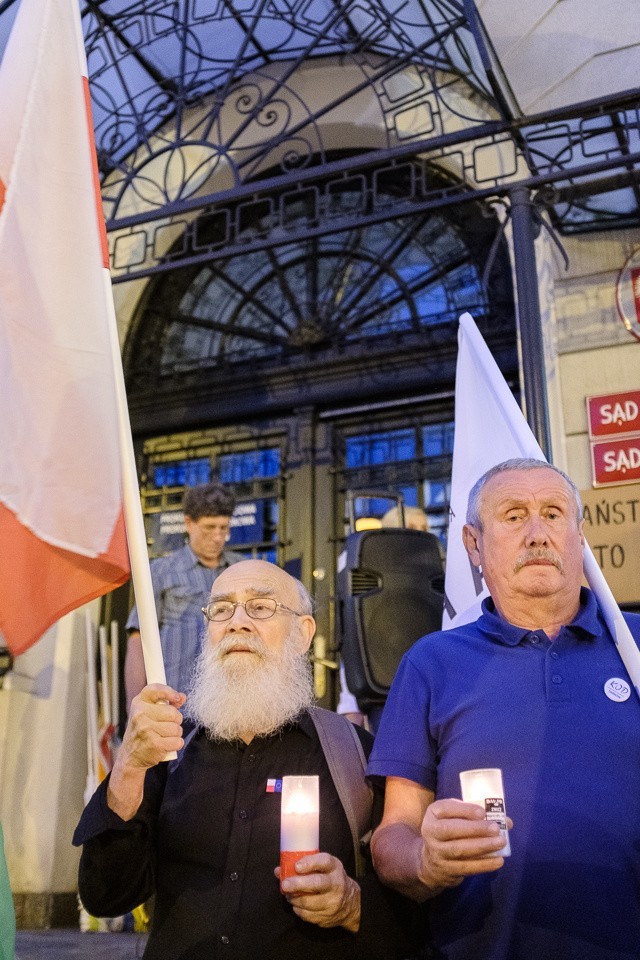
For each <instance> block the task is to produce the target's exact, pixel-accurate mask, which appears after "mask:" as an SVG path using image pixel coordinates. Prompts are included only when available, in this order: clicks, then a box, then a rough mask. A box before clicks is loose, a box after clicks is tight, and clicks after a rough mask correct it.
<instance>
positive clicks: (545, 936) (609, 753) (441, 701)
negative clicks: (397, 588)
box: [368, 590, 640, 960]
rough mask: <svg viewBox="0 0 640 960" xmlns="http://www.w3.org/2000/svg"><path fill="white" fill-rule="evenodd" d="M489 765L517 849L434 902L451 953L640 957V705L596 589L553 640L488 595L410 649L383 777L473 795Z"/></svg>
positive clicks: (373, 768)
mask: <svg viewBox="0 0 640 960" xmlns="http://www.w3.org/2000/svg"><path fill="white" fill-rule="evenodd" d="M625 619H626V621H627V623H628V625H629V627H630V629H631V632H632V634H633V636H634V638H635V640H636V642H638V639H639V638H640V616H637V615H632V614H629V615H625ZM614 678H619V679H621V680H623V681H624V683H625V684H626V685H627V687H628V688H629V689H630V695H629V696H628V698H627V699H620V688H619V686H618V685H616V684H614V685H613V686H614V690H613V692H612V691H611V688H609V692H610V694H611V695H612V696H613V699H610V697H609V696H607V693H606V691H605V687H606V686H607V684H608V682H609V681H610V680H612V679H614ZM623 696H624V694H623ZM479 767H500V768H501V769H502V772H503V780H504V790H505V800H506V808H507V813H508V814H509V815H510V816H511V818H512V819H513V821H514V826H513V830H512V831H511V835H510V838H511V851H512V853H511V857H510V858H508V859H507V860H505V865H504V867H502V868H501V869H500V870H499V871H497V873H492V874H485V875H481V876H476V877H469V878H467V879H465V880H464V881H463V882H462V884H461V885H460V886H458V887H455V888H452V889H450V890H447V891H445V892H443V893H442V894H440V895H439V896H437V897H435V898H434V899H433V900H432V901H431V902H430V904H429V907H428V915H429V926H430V931H431V936H432V938H433V945H434V947H435V948H436V951H435V956H437V957H438V960H445V958H446V960H632V958H633V960H638V958H640V701H639V700H638V697H637V695H636V693H635V691H634V690H633V688H632V686H631V683H630V681H629V678H628V676H627V674H626V671H625V669H624V667H623V665H622V661H621V660H620V657H619V655H618V652H617V650H616V647H615V644H614V642H613V640H612V638H611V635H610V633H609V631H608V629H607V627H606V625H605V623H604V620H603V618H602V615H601V613H600V611H599V609H598V605H597V602H596V600H595V597H594V596H593V594H592V593H591V592H590V591H588V590H583V591H582V593H581V606H580V609H579V612H578V614H577V616H576V618H575V620H574V621H573V623H571V624H569V625H568V626H566V627H563V629H562V630H561V631H560V633H559V635H558V637H557V638H556V639H555V640H554V641H553V642H551V641H549V639H548V638H547V636H546V635H545V634H544V632H543V631H541V630H538V631H529V630H525V629H523V628H521V627H515V626H513V625H512V624H510V623H507V622H506V621H505V620H503V619H502V618H501V617H499V616H498V615H497V613H496V612H495V608H494V605H493V602H492V601H491V600H488V601H485V602H484V604H483V612H482V615H481V616H480V618H479V619H478V620H477V621H476V622H475V623H471V624H467V625H465V626H462V627H459V628H457V629H455V630H449V631H443V632H439V633H433V634H429V635H428V636H426V637H423V639H422V640H419V641H418V642H417V643H416V644H414V646H413V647H412V648H411V649H410V650H409V651H408V652H407V654H406V655H405V656H404V658H403V660H402V662H401V664H400V667H399V669H398V672H397V675H396V677H395V680H394V682H393V685H392V688H391V691H390V694H389V698H388V701H387V704H386V706H385V710H384V715H383V718H382V722H381V725H380V729H379V731H378V734H377V736H376V741H375V745H374V749H373V752H372V754H371V759H370V762H369V768H368V773H369V774H371V775H381V776H396V777H404V778H406V779H409V780H413V781H415V782H417V783H419V784H421V785H422V786H424V787H426V788H428V789H429V790H433V791H434V792H435V795H436V799H439V798H443V797H458V798H459V797H460V796H461V794H460V781H459V773H460V771H461V770H469V769H475V768H479ZM438 951H439V952H438Z"/></svg>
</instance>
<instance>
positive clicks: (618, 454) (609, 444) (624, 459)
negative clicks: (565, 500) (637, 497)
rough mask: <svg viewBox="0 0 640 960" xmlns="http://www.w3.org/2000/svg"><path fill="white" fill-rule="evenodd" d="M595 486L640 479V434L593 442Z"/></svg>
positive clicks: (632, 481)
mask: <svg viewBox="0 0 640 960" xmlns="http://www.w3.org/2000/svg"><path fill="white" fill-rule="evenodd" d="M591 462H592V465H593V485H594V487H605V486H606V487H609V486H612V485H613V484H619V483H635V482H636V481H637V480H640V435H639V436H637V437H627V438H626V439H624V440H603V441H602V442H601V443H592V444H591Z"/></svg>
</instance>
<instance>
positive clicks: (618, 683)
mask: <svg viewBox="0 0 640 960" xmlns="http://www.w3.org/2000/svg"><path fill="white" fill-rule="evenodd" d="M604 692H605V693H606V695H607V696H608V697H609V700H613V702H614V703H624V701H625V700H628V699H629V697H630V696H631V687H630V686H629V684H628V683H627V681H626V680H621V679H620V677H611V679H610V680H607V682H606V683H605V685H604Z"/></svg>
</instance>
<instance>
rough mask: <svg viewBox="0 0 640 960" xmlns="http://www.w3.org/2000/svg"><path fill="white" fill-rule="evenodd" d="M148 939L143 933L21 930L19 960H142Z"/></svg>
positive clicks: (18, 944) (18, 942)
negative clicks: (140, 959)
mask: <svg viewBox="0 0 640 960" xmlns="http://www.w3.org/2000/svg"><path fill="white" fill-rule="evenodd" d="M146 942H147V938H146V936H145V935H144V934H142V933H82V931H80V930H18V932H17V933H16V960H45V958H46V960H138V958H140V957H142V954H143V953H144V948H145V945H146Z"/></svg>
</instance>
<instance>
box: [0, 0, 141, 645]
mask: <svg viewBox="0 0 640 960" xmlns="http://www.w3.org/2000/svg"><path fill="white" fill-rule="evenodd" d="M0 110H1V113H2V133H1V135H0V630H1V631H2V634H3V635H4V638H5V640H6V643H7V645H8V646H9V648H10V650H11V651H12V652H13V653H14V654H19V653H21V652H22V651H24V650H26V649H27V648H28V647H29V646H30V645H31V644H32V643H34V642H35V641H36V640H37V639H38V638H39V637H40V636H41V635H42V634H43V633H44V631H45V630H46V629H47V628H48V627H49V626H50V625H51V624H53V623H54V622H55V621H56V620H58V619H59V618H60V617H61V616H62V615H63V614H65V613H67V612H68V611H69V610H72V609H74V608H76V607H78V606H80V605H81V604H83V603H85V602H87V601H89V600H90V599H92V598H94V597H97V596H100V595H101V594H103V593H106V592H107V591H108V590H111V589H113V588H114V587H116V586H117V585H119V584H121V583H123V582H124V581H125V580H126V579H127V578H128V576H129V558H128V553H127V544H126V537H125V528H124V519H123V507H122V502H123V501H122V481H121V455H120V440H119V423H118V415H117V397H116V385H115V382H114V359H113V356H114V352H113V337H114V329H115V328H114V327H113V324H114V323H115V317H113V316H111V315H110V311H112V310H113V301H112V297H111V289H110V280H109V259H108V251H107V241H106V232H105V229H104V218H103V214H102V207H101V203H100V193H99V185H98V175H97V166H96V160H95V149H94V144H93V129H92V123H91V111H90V102H89V92H88V82H87V69H86V58H85V52H84V46H83V41H82V32H81V26H80V15H79V10H78V5H77V0H22V2H21V4H20V8H19V10H18V14H17V17H16V20H15V23H14V26H13V30H12V33H11V36H10V38H9V42H8V44H7V48H6V51H5V54H4V57H3V59H2V63H1V64H0ZM110 324H111V326H110ZM116 341H117V337H116Z"/></svg>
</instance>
